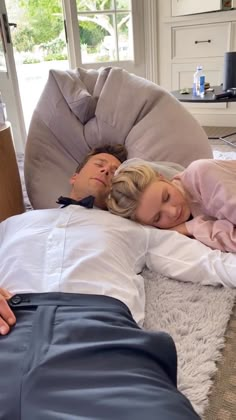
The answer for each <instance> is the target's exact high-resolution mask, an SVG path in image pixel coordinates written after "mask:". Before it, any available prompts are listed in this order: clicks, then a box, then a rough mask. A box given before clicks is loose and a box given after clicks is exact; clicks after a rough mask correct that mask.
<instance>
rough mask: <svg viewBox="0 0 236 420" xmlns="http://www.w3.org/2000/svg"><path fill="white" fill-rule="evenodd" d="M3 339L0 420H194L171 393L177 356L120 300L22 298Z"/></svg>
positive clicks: (183, 400) (14, 299)
mask: <svg viewBox="0 0 236 420" xmlns="http://www.w3.org/2000/svg"><path fill="white" fill-rule="evenodd" d="M9 305H10V306H11V308H12V309H13V310H14V313H15V315H16V318H17V323H16V325H15V327H14V328H13V329H12V331H11V332H10V334H9V335H7V336H1V337H0V419H1V420H18V419H21V420H78V419H80V420H82V419H86V420H93V419H94V420H95V419H96V420H100V419H103V420H133V419H134V420H154V419H158V420H194V419H199V417H198V415H197V414H196V413H195V412H194V410H193V408H192V406H191V404H190V402H189V401H188V400H187V398H185V397H184V396H183V395H182V394H181V393H180V392H179V391H178V390H177V388H176V371H177V361H176V350H175V345H174V342H173V340H172V338H171V337H170V336H169V335H168V334H166V333H163V332H160V333H153V332H147V331H144V330H142V329H140V328H139V327H138V326H137V324H136V323H135V321H134V320H133V318H132V316H131V314H130V312H129V309H128V308H127V307H126V306H125V305H124V304H123V303H122V302H120V301H118V300H116V299H113V298H110V297H106V296H96V295H79V294H69V293H68V294H67V293H45V294H22V295H15V296H13V297H12V298H11V299H10V300H9Z"/></svg>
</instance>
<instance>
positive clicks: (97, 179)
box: [92, 178, 106, 187]
mask: <svg viewBox="0 0 236 420" xmlns="http://www.w3.org/2000/svg"><path fill="white" fill-rule="evenodd" d="M92 179H94V180H95V181H98V182H100V183H101V184H103V185H104V187H106V183H105V182H104V181H103V180H102V179H100V178H92Z"/></svg>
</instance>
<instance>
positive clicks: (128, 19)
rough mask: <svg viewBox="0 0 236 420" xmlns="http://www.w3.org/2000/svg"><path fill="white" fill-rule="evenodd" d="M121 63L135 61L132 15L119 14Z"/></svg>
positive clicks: (118, 30) (118, 29) (118, 28)
mask: <svg viewBox="0 0 236 420" xmlns="http://www.w3.org/2000/svg"><path fill="white" fill-rule="evenodd" d="M117 33H118V50H119V61H122V60H133V57H134V52H133V28H132V16H131V13H117Z"/></svg>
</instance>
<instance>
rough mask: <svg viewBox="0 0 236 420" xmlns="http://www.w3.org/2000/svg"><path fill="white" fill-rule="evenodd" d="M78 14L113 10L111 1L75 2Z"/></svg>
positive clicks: (89, 0) (81, 0) (86, 0)
mask: <svg viewBox="0 0 236 420" xmlns="http://www.w3.org/2000/svg"><path fill="white" fill-rule="evenodd" d="M76 3H77V10H78V12H97V11H103V10H111V9H114V1H113V0H106V1H104V0H97V1H96V0H76Z"/></svg>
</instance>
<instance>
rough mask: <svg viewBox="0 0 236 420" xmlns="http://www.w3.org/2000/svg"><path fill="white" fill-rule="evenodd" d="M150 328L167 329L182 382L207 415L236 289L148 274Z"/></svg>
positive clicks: (147, 322) (198, 407) (147, 320)
mask: <svg viewBox="0 0 236 420" xmlns="http://www.w3.org/2000/svg"><path fill="white" fill-rule="evenodd" d="M144 278H145V286H146V320H145V328H147V329H151V330H159V331H160V330H163V331H166V332H168V333H169V334H170V335H171V336H172V337H173V339H174V341H175V344H176V347H177V353H178V386H179V389H180V390H181V391H182V392H183V393H184V394H185V395H186V396H187V397H188V398H189V399H190V401H191V402H192V404H193V406H194V408H195V410H196V411H197V412H198V414H199V415H202V414H203V412H204V409H205V408H206V406H207V402H208V395H209V391H210V388H211V385H212V383H213V379H214V378H213V376H214V373H215V372H216V369H217V367H216V363H215V362H216V361H217V360H219V358H220V356H221V349H222V347H223V346H224V333H225V329H226V326H227V323H228V321H229V317H230V314H231V310H232V307H233V302H234V297H235V296H236V292H232V290H229V289H224V288H221V287H210V286H198V285H196V284H191V283H182V282H178V281H175V280H170V279H168V278H166V277H163V276H158V275H157V274H156V273H152V272H150V271H148V270H146V271H145V273H144Z"/></svg>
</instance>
